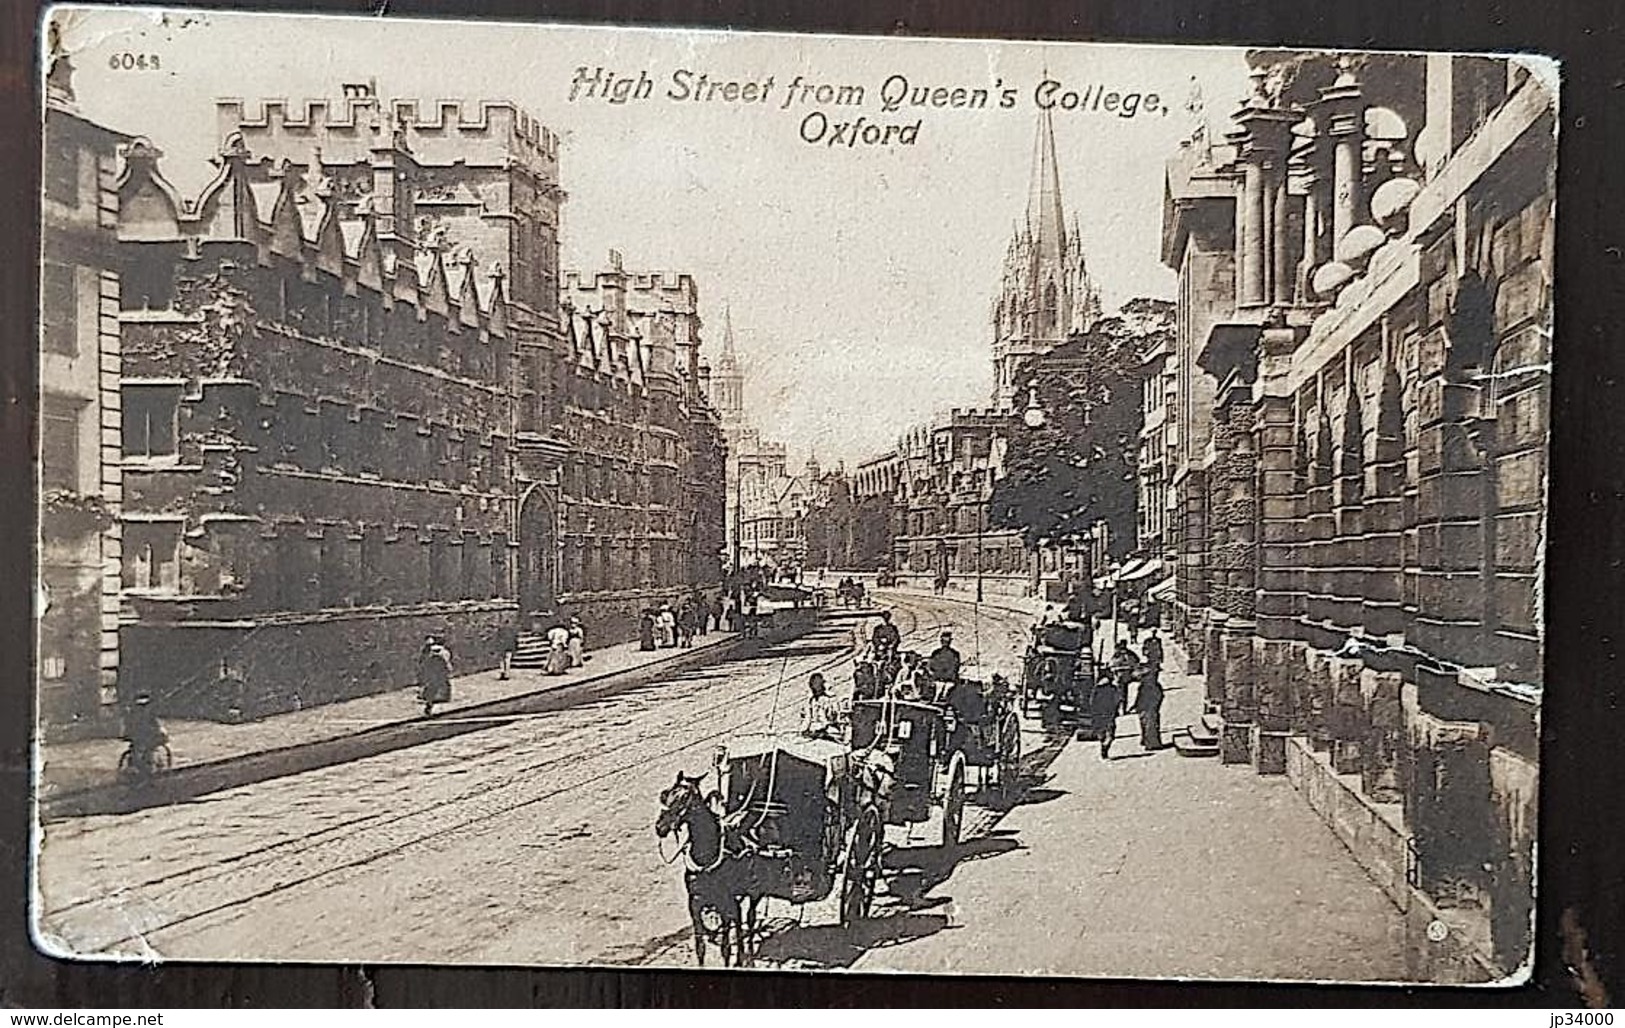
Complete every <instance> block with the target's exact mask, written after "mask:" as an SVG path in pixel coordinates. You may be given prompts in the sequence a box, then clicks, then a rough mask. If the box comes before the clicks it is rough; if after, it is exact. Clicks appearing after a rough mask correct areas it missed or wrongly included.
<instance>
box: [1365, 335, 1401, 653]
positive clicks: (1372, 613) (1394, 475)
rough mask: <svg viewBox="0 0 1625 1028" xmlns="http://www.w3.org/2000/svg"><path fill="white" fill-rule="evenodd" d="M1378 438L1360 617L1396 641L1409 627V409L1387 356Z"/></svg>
mask: <svg viewBox="0 0 1625 1028" xmlns="http://www.w3.org/2000/svg"><path fill="white" fill-rule="evenodd" d="M1376 421H1377V424H1376V439H1375V440H1374V441H1373V446H1372V459H1371V463H1370V464H1369V465H1367V467H1366V470H1365V510H1364V518H1365V530H1366V531H1365V550H1366V561H1367V564H1368V565H1369V571H1368V572H1367V575H1366V585H1365V589H1364V598H1363V603H1364V608H1365V609H1364V613H1363V615H1362V620H1363V622H1364V625H1365V630H1366V634H1367V635H1368V636H1374V637H1382V638H1386V639H1388V641H1389V642H1391V643H1392V642H1396V641H1397V640H1398V637H1399V636H1400V634H1401V633H1403V631H1404V628H1405V622H1404V615H1403V612H1402V610H1401V608H1400V602H1401V589H1402V585H1403V568H1404V553H1403V531H1404V510H1403V506H1404V500H1403V496H1404V489H1405V439H1404V435H1405V413H1404V410H1403V408H1402V406H1401V386H1400V377H1399V365H1398V363H1397V362H1396V361H1395V360H1393V358H1392V356H1391V355H1390V356H1389V357H1387V358H1386V359H1385V360H1384V361H1383V369H1382V385H1381V386H1380V388H1379V390H1378V393H1377V419H1376Z"/></svg>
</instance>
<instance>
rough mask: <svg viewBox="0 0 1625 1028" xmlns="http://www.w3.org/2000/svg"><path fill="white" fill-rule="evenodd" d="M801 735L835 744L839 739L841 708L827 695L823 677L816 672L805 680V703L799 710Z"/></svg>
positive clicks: (833, 698)
mask: <svg viewBox="0 0 1625 1028" xmlns="http://www.w3.org/2000/svg"><path fill="white" fill-rule="evenodd" d="M801 734H802V735H808V736H812V737H813V738H817V739H833V740H835V741H837V742H839V741H840V738H841V708H840V707H839V706H837V705H836V703H835V697H833V696H831V695H830V694H829V689H828V688H827V687H826V686H825V684H824V676H823V675H821V674H819V673H818V672H816V671H814V672H813V673H812V677H810V678H808V679H807V702H806V704H805V705H804V706H803V707H802V708H801Z"/></svg>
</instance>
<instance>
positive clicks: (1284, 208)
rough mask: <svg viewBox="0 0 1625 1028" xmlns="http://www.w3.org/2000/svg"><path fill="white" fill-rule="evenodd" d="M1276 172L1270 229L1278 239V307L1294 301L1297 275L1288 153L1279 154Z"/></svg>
mask: <svg viewBox="0 0 1625 1028" xmlns="http://www.w3.org/2000/svg"><path fill="white" fill-rule="evenodd" d="M1272 170H1273V172H1274V187H1275V199H1274V202H1273V203H1271V204H1270V231H1271V235H1272V236H1273V238H1274V244H1275V253H1274V260H1273V262H1272V264H1271V274H1270V286H1271V291H1272V293H1273V294H1274V301H1275V305H1276V306H1277V307H1286V306H1289V305H1290V304H1291V303H1292V294H1293V287H1294V284H1295V276H1294V275H1293V273H1292V268H1293V263H1292V234H1291V232H1290V231H1289V229H1290V226H1291V220H1292V219H1291V218H1290V216H1289V215H1290V214H1291V206H1292V201H1291V194H1290V193H1289V192H1288V191H1287V181H1286V178H1287V176H1286V155H1285V154H1284V153H1283V154H1279V155H1277V156H1276V158H1275V161H1274V165H1273V168H1272Z"/></svg>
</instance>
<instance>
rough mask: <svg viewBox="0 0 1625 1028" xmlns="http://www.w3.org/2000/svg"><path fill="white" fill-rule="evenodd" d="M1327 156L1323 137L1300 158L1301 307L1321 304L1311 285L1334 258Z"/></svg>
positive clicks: (1310, 142) (1299, 287) (1298, 283)
mask: <svg viewBox="0 0 1625 1028" xmlns="http://www.w3.org/2000/svg"><path fill="white" fill-rule="evenodd" d="M1327 156H1328V155H1327V152H1326V137H1325V136H1323V135H1317V136H1315V137H1314V138H1313V139H1310V140H1309V141H1308V143H1307V145H1306V146H1305V147H1304V148H1303V150H1302V152H1301V153H1300V155H1299V159H1300V160H1301V161H1302V172H1301V179H1300V181H1301V182H1302V183H1303V242H1302V248H1301V252H1302V256H1301V258H1300V260H1299V261H1298V278H1297V301H1298V303H1300V304H1311V303H1315V302H1318V301H1319V298H1318V297H1316V296H1315V294H1314V289H1313V288H1312V287H1311V286H1310V278H1311V277H1312V276H1313V275H1314V273H1315V269H1316V268H1318V267H1320V266H1321V265H1322V264H1324V263H1326V262H1327V261H1328V260H1330V259H1331V253H1330V251H1329V249H1328V247H1329V245H1330V238H1329V235H1330V234H1329V233H1328V232H1327V230H1326V222H1327V220H1328V211H1327V204H1326V187H1327V182H1328V178H1327V176H1326V173H1325V170H1324V169H1325V165H1326V163H1327Z"/></svg>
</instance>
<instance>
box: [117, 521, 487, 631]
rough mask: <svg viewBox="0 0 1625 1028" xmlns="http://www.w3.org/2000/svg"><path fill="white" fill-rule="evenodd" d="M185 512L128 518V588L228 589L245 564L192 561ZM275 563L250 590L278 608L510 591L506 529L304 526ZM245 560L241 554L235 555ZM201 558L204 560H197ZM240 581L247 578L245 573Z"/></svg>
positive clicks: (252, 577) (277, 551)
mask: <svg viewBox="0 0 1625 1028" xmlns="http://www.w3.org/2000/svg"><path fill="white" fill-rule="evenodd" d="M181 531H182V526H181V523H180V522H178V521H154V522H142V521H135V522H128V523H126V525H125V527H124V557H123V561H122V565H123V585H124V588H126V589H129V590H132V591H136V592H141V593H150V594H158V595H199V594H202V595H209V594H217V593H220V592H222V591H227V590H228V589H229V583H231V582H234V581H237V576H238V575H239V574H240V573H241V572H242V570H243V569H241V568H230V569H222V568H221V567H220V566H219V565H218V563H216V564H214V565H213V566H188V565H187V563H186V557H187V554H186V551H185V549H184V548H183V546H182V541H181ZM271 545H272V559H271V562H270V566H269V567H267V568H264V569H263V579H261V578H260V574H259V571H260V569H253V570H251V571H250V573H249V575H248V576H247V577H248V588H249V591H250V599H251V600H257V601H258V605H259V606H261V607H263V608H265V609H269V610H276V611H308V610H324V609H335V608H344V607H359V606H374V605H385V604H401V603H424V602H432V601H448V600H482V599H493V598H500V597H506V596H508V595H510V592H511V578H512V561H511V559H510V554H509V547H508V541H507V538H506V537H505V536H503V535H501V534H500V533H499V534H498V535H496V536H494V537H493V540H492V542H491V544H490V545H484V546H482V545H480V544H479V542H478V539H477V537H476V536H475V535H474V534H473V533H467V534H465V535H464V536H463V537H462V541H461V542H460V543H458V544H454V543H453V540H452V538H451V537H450V535H449V534H448V533H446V532H444V531H437V532H435V533H434V535H433V537H432V538H431V540H430V541H429V542H427V543H425V542H421V541H419V540H418V538H417V537H416V536H415V535H410V534H408V535H402V536H399V537H397V538H396V539H395V540H394V541H393V542H391V541H388V540H387V539H386V538H385V534H384V530H383V529H382V528H381V527H378V526H373V527H371V528H368V529H367V530H366V531H365V532H363V533H362V535H361V536H360V538H350V537H348V536H347V535H345V534H343V533H339V532H329V533H328V534H327V535H326V536H325V537H324V538H321V539H309V538H306V537H305V536H304V535H303V534H302V533H298V532H295V533H293V534H288V535H283V536H281V537H279V538H277V539H276V540H274V541H273V542H272V544H271ZM231 556H232V557H235V558H236V561H237V562H241V560H242V556H243V555H242V554H241V553H240V552H239V553H235V554H232V555H231ZM198 563H199V565H201V564H202V562H198ZM238 584H241V583H240V582H239V583H238Z"/></svg>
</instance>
